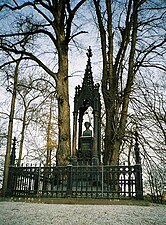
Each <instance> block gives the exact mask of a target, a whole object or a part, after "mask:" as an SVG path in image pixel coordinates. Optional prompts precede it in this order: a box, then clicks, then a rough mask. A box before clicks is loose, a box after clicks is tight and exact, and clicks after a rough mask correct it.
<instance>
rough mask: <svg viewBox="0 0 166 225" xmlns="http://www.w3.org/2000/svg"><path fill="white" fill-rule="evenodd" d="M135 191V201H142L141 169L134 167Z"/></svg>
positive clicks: (139, 166)
mask: <svg viewBox="0 0 166 225" xmlns="http://www.w3.org/2000/svg"><path fill="white" fill-rule="evenodd" d="M135 189H136V199H138V200H143V185H142V167H141V165H138V164H137V165H135Z"/></svg>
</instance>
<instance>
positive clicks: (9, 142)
mask: <svg viewBox="0 0 166 225" xmlns="http://www.w3.org/2000/svg"><path fill="white" fill-rule="evenodd" d="M19 64H20V61H18V62H17V64H16V68H15V71H14V86H13V93H12V100H11V108H10V115H9V125H8V138H7V148H6V155H5V165H4V176H3V192H2V194H3V196H5V195H6V191H7V184H8V175H9V164H10V152H11V145H12V132H13V120H14V112H15V102H16V93H17V83H18V71H19Z"/></svg>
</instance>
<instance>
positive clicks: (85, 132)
mask: <svg viewBox="0 0 166 225" xmlns="http://www.w3.org/2000/svg"><path fill="white" fill-rule="evenodd" d="M84 126H85V128H86V130H85V131H84V132H83V136H90V137H92V131H91V130H90V129H89V128H90V126H91V124H90V123H89V122H85V123H84Z"/></svg>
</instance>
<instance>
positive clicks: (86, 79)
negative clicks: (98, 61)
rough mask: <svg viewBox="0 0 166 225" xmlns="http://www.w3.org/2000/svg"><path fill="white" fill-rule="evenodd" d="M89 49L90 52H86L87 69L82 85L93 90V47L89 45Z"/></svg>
mask: <svg viewBox="0 0 166 225" xmlns="http://www.w3.org/2000/svg"><path fill="white" fill-rule="evenodd" d="M87 50H88V52H87V53H86V55H87V56H88V61H87V65H86V69H85V74H84V78H83V84H82V86H86V87H89V88H90V90H92V89H93V87H94V82H93V77H92V67H91V57H92V50H91V47H90V46H89V49H87Z"/></svg>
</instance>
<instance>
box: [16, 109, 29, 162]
mask: <svg viewBox="0 0 166 225" xmlns="http://www.w3.org/2000/svg"><path fill="white" fill-rule="evenodd" d="M26 114H27V107H26V106H25V110H24V115H23V122H22V130H21V141H20V149H19V157H18V162H17V166H20V165H21V160H22V151H23V144H24V137H25V127H26Z"/></svg>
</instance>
